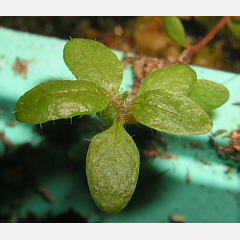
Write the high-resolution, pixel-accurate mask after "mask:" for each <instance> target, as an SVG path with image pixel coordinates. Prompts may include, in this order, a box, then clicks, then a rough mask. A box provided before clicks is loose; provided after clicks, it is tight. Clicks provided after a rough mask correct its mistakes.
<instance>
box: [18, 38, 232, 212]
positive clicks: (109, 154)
mask: <svg viewBox="0 0 240 240" xmlns="http://www.w3.org/2000/svg"><path fill="white" fill-rule="evenodd" d="M64 61H65V63H66V65H67V66H68V68H69V69H70V71H71V72H72V73H73V74H74V75H75V77H76V78H77V80H73V81H72V80H57V81H50V82H44V83H41V84H39V85H37V86H36V87H34V88H33V89H31V90H29V91H27V92H26V93H25V94H24V95H23V96H21V97H20V99H19V100H18V102H17V104H16V107H15V112H14V115H15V118H16V120H18V121H20V122H24V123H32V124H41V123H44V122H47V121H51V120H57V119H62V118H64V119H65V118H71V117H74V116H78V115H87V114H93V113H97V114H98V115H99V116H100V117H101V118H102V119H103V120H105V121H106V122H108V123H109V124H111V127H110V128H109V129H107V130H105V131H103V132H101V133H99V134H97V135H96V136H95V137H93V139H92V140H91V142H90V145H89V149H88V153H87V159H86V174H87V180H88V185H89V189H90V193H91V195H92V198H93V200H94V201H95V203H96V205H97V206H98V207H99V208H100V209H101V210H102V211H104V212H107V213H110V214H116V213H118V212H120V211H121V210H122V209H123V208H124V207H125V206H126V205H127V203H128V202H129V200H130V198H131V196H132V194H133V192H134V190H135V187H136V184H137V179H138V173H139V165H140V157H139V152H138V149H137V147H136V145H135V143H134V141H133V140H132V138H131V136H130V135H129V134H128V133H127V132H126V130H125V128H124V125H125V124H133V123H137V122H139V123H141V124H143V125H146V126H148V127H150V128H153V129H156V130H158V131H164V132H166V133H171V134H176V135H185V136H191V135H198V134H205V133H207V132H209V131H210V130H211V129H212V126H213V123H212V121H211V119H210V117H209V116H208V114H207V112H206V111H211V110H213V109H215V108H217V107H219V106H221V105H222V104H224V103H225V102H226V101H227V100H228V98H229V92H228V90H227V89H226V88H225V87H224V86H222V85H220V84H217V83H214V82H211V81H208V80H197V75H196V73H195V71H194V70H193V69H192V68H190V67H189V66H187V65H183V64H174V65H170V66H166V67H164V68H162V69H159V70H157V71H155V72H152V73H151V74H150V75H148V76H147V77H146V78H145V80H144V81H143V83H142V85H141V86H140V88H139V91H138V95H137V96H136V97H135V98H130V97H129V94H128V92H125V93H123V94H121V93H119V87H120V85H121V82H122V78H123V65H122V63H121V62H120V61H119V60H118V58H117V57H116V55H115V54H114V53H113V52H112V51H111V50H109V49H108V48H107V47H106V46H104V45H103V44H101V43H99V42H96V41H93V40H86V39H72V40H70V41H69V42H68V43H67V44H66V45H65V48H64Z"/></svg>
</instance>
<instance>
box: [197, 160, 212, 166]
mask: <svg viewBox="0 0 240 240" xmlns="http://www.w3.org/2000/svg"><path fill="white" fill-rule="evenodd" d="M199 162H201V163H202V164H204V165H208V166H212V164H211V163H210V162H207V161H206V160H204V159H199Z"/></svg>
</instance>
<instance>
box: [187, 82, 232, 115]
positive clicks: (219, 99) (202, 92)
mask: <svg viewBox="0 0 240 240" xmlns="http://www.w3.org/2000/svg"><path fill="white" fill-rule="evenodd" d="M189 98H191V99H192V100H193V101H194V102H195V103H197V104H198V105H199V106H200V107H201V108H202V109H203V110H205V111H207V112H209V111H211V110H213V109H216V108H218V107H220V106H221V105H223V104H224V103H225V102H226V101H227V100H228V99H229V91H228V89H227V88H226V87H224V86H223V85H221V84H218V83H216V82H212V81H208V80H203V79H199V80H197V82H196V83H195V85H194V86H193V89H192V91H191V93H190V94H189Z"/></svg>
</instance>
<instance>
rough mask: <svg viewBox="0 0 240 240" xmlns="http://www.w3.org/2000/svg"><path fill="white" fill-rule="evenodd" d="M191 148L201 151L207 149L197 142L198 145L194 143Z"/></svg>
mask: <svg viewBox="0 0 240 240" xmlns="http://www.w3.org/2000/svg"><path fill="white" fill-rule="evenodd" d="M191 146H192V147H193V148H199V149H202V150H204V149H205V148H204V147H203V146H202V145H201V144H200V143H197V142H196V143H192V144H191Z"/></svg>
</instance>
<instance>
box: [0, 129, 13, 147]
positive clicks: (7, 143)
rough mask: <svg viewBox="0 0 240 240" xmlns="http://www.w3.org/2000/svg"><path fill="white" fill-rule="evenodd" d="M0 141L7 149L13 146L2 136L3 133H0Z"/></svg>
mask: <svg viewBox="0 0 240 240" xmlns="http://www.w3.org/2000/svg"><path fill="white" fill-rule="evenodd" d="M0 139H1V140H2V141H3V143H4V144H5V145H6V146H8V147H12V146H14V144H13V143H12V142H11V141H9V140H8V138H7V137H6V136H5V135H4V133H3V132H0Z"/></svg>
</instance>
